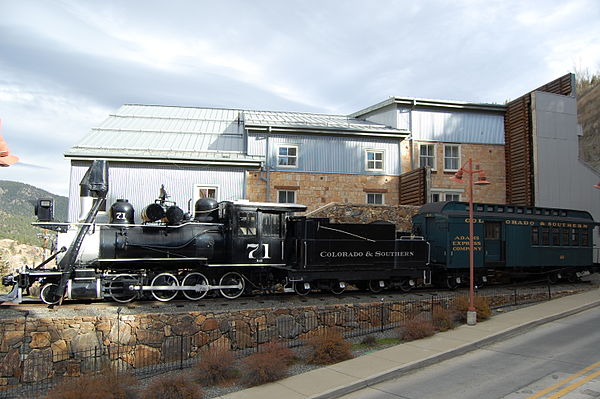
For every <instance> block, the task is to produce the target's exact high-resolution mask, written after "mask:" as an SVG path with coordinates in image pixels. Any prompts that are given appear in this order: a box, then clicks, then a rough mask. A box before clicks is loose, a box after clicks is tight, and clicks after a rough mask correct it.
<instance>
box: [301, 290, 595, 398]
mask: <svg viewBox="0 0 600 399" xmlns="http://www.w3.org/2000/svg"><path fill="white" fill-rule="evenodd" d="M597 306H600V300H596V301H594V302H591V303H588V304H585V305H582V306H579V307H576V308H574V309H569V310H565V311H563V312H561V313H557V314H554V315H551V316H547V317H544V318H542V319H538V320H532V321H530V322H527V323H523V324H521V325H518V326H515V327H511V328H509V329H507V330H504V331H501V332H498V333H495V334H493V335H490V336H488V337H486V338H483V339H480V340H478V341H475V342H471V343H469V344H465V345H463V346H460V347H458V348H455V349H452V350H450V351H448V352H444V353H440V354H437V355H433V356H430V357H427V358H425V359H421V360H416V361H414V362H412V363H409V364H406V365H403V366H400V367H398V368H396V369H394V370H389V371H386V372H384V373H381V374H376V375H373V376H371V377H368V378H364V379H362V380H358V381H356V382H354V383H352V384H350V385H346V386H343V387H339V388H334V389H331V390H329V391H326V392H323V393H319V394H316V395H313V396H310V397H309V398H310V399H335V398H339V397H340V396H343V395H347V394H349V393H352V392H355V391H358V390H360V389H363V388H367V387H369V386H372V385H376V384H379V383H381V382H385V381H388V380H391V379H393V378H396V377H400V376H402V375H404V374H407V373H409V372H411V371H414V370H417V369H421V368H424V367H427V366H431V365H433V364H436V363H439V362H442V361H444V360H448V359H451V358H454V357H457V356H460V355H464V354H465V353H468V352H472V351H474V350H476V349H480V348H482V347H484V346H487V345H491V344H494V343H496V342H499V341H501V340H504V339H506V338H510V337H512V336H514V335H517V334H518V333H522V332H525V331H528V330H531V329H533V328H535V327H538V326H540V325H542V324H546V323H550V322H553V321H555V320H559V319H562V318H564V317H568V316H572V315H574V314H577V313H581V312H584V311H586V310H589V309H592V308H595V307H597Z"/></svg>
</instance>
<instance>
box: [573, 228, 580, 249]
mask: <svg viewBox="0 0 600 399" xmlns="http://www.w3.org/2000/svg"><path fill="white" fill-rule="evenodd" d="M571 245H573V246H576V245H579V231H577V229H571Z"/></svg>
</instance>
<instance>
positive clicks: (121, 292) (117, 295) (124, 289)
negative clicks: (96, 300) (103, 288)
mask: <svg viewBox="0 0 600 399" xmlns="http://www.w3.org/2000/svg"><path fill="white" fill-rule="evenodd" d="M135 283H137V279H136V278H135V277H133V276H132V275H131V274H118V275H116V276H115V277H114V278H113V279H112V280H111V281H110V283H109V284H108V294H109V295H110V297H111V298H112V299H113V300H114V301H115V302H119V303H127V302H131V301H133V300H134V299H135V297H136V296H137V293H136V292H135V291H132V290H130V289H129V286H130V285H133V284H135Z"/></svg>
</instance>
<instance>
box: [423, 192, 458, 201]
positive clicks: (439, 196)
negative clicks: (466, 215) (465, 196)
mask: <svg viewBox="0 0 600 399" xmlns="http://www.w3.org/2000/svg"><path fill="white" fill-rule="evenodd" d="M431 191H432V192H431V202H443V201H460V194H461V192H462V191H442V190H431Z"/></svg>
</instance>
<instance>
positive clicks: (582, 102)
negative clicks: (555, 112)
mask: <svg viewBox="0 0 600 399" xmlns="http://www.w3.org/2000/svg"><path fill="white" fill-rule="evenodd" d="M577 120H578V122H579V124H580V125H581V128H582V130H583V137H580V139H579V149H580V152H579V154H580V157H581V158H582V159H583V160H584V161H586V162H587V163H588V164H589V165H590V166H592V167H593V168H594V169H596V170H597V171H599V172H600V79H596V80H595V81H594V82H593V83H592V84H589V85H587V86H584V87H583V88H582V89H581V90H578V92H577Z"/></svg>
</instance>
